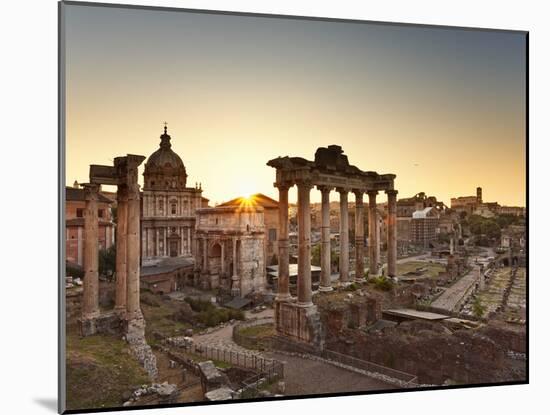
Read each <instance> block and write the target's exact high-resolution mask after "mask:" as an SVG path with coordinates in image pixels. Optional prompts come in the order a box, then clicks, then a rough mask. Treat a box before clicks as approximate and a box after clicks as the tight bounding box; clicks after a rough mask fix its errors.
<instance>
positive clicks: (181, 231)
mask: <svg viewBox="0 0 550 415" xmlns="http://www.w3.org/2000/svg"><path fill="white" fill-rule="evenodd" d="M184 229H185V228H184V227H183V226H180V255H181V256H183V254H184V253H185V251H184V249H183V247H184V246H185V245H184V244H183V230H184Z"/></svg>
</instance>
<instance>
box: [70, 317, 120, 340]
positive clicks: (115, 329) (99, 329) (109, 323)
mask: <svg viewBox="0 0 550 415" xmlns="http://www.w3.org/2000/svg"><path fill="white" fill-rule="evenodd" d="M78 327H79V329H80V335H81V336H82V337H87V336H92V335H94V334H115V335H121V334H122V333H123V325H122V321H121V319H120V316H119V315H118V314H117V313H115V312H106V313H100V314H98V315H97V316H94V317H82V318H80V319H79V320H78Z"/></svg>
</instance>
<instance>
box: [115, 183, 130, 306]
mask: <svg viewBox="0 0 550 415" xmlns="http://www.w3.org/2000/svg"><path fill="white" fill-rule="evenodd" d="M127 237H128V188H127V187H126V185H120V186H118V189H117V224H116V293H115V311H117V312H118V313H120V314H126V296H127V289H126V281H127V269H126V257H127Z"/></svg>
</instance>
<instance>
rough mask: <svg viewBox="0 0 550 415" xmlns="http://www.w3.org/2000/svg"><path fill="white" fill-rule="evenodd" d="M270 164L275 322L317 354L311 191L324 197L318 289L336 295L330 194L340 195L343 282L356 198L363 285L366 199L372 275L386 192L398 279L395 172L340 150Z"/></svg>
mask: <svg viewBox="0 0 550 415" xmlns="http://www.w3.org/2000/svg"><path fill="white" fill-rule="evenodd" d="M267 165H268V166H270V167H273V168H275V169H276V181H275V184H274V185H275V187H277V188H278V189H279V232H278V238H279V239H278V249H279V268H278V293H277V298H276V305H275V323H276V329H277V332H278V334H279V335H281V336H284V337H285V338H286V339H287V340H291V341H295V342H299V343H302V344H303V343H305V344H308V345H310V346H312V347H313V348H314V349H316V350H321V349H323V335H322V324H321V321H320V318H319V312H318V310H317V307H316V306H315V305H314V304H313V302H312V301H311V300H312V289H311V262H310V258H311V216H310V191H311V189H312V188H313V187H314V186H316V187H317V189H318V190H319V191H320V192H321V196H322V226H321V280H320V286H319V291H320V292H329V291H332V289H333V288H332V284H331V280H330V217H329V216H330V215H329V213H330V204H329V196H330V192H331V191H332V190H334V189H336V191H337V192H338V193H339V194H340V218H341V220H340V247H341V248H340V283H342V284H347V283H348V282H349V279H350V276H349V231H348V229H349V226H348V194H349V193H350V192H352V193H353V194H354V195H355V280H356V281H357V282H363V281H365V277H364V275H365V264H364V238H365V235H364V225H363V212H364V204H363V196H364V194H365V193H367V194H368V197H369V204H368V209H369V211H368V212H369V214H368V220H369V229H371V230H373V231H372V232H369V235H368V238H369V274H370V275H371V276H373V275H378V273H379V268H378V265H379V262H380V258H379V251H378V250H377V249H376V247H377V246H378V245H379V243H378V235H377V232H376V231H374V230H375V229H376V228H377V227H376V220H377V209H376V195H377V194H378V192H379V191H385V192H386V194H387V195H388V255H387V257H388V268H387V270H388V272H387V275H388V276H389V277H395V276H396V259H397V230H396V223H397V222H396V214H397V210H396V208H397V207H396V202H397V190H395V189H394V179H395V175H394V174H378V173H376V172H373V171H362V170H360V169H359V168H357V167H356V166H353V165H350V164H349V161H348V158H347V156H346V155H344V153H343V150H342V148H341V147H340V146H336V145H331V146H328V147H326V148H324V147H320V148H318V149H317V151H316V153H315V161H308V160H306V159H304V158H301V157H288V156H286V157H278V158H276V159H273V160H270V161H269V162H268V163H267ZM294 185H296V186H297V187H298V280H297V286H298V295H297V298H292V296H291V295H290V291H289V240H288V238H289V235H288V234H289V232H288V190H289V188H290V187H292V186H294Z"/></svg>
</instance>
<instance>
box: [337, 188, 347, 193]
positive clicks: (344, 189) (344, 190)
mask: <svg viewBox="0 0 550 415" xmlns="http://www.w3.org/2000/svg"><path fill="white" fill-rule="evenodd" d="M336 191H337V192H338V193H340V194H343V193H345V194H348V193H349V192H350V189H348V188H347V187H337V188H336Z"/></svg>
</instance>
